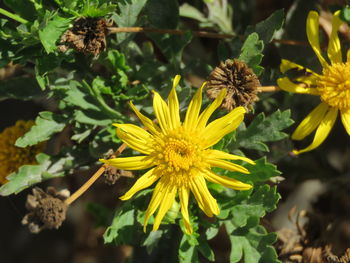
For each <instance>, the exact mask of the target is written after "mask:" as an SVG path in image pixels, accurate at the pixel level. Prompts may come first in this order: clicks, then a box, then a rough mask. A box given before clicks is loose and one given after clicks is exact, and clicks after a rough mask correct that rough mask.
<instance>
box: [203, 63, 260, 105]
mask: <svg viewBox="0 0 350 263" xmlns="http://www.w3.org/2000/svg"><path fill="white" fill-rule="evenodd" d="M259 86H261V85H260V82H259V79H258V77H257V76H256V75H255V74H254V72H253V70H252V69H250V68H249V67H248V66H247V64H246V63H245V62H243V61H240V60H238V59H233V60H232V59H227V60H226V61H225V62H221V63H220V65H219V66H217V67H216V68H215V69H214V70H213V71H212V72H211V73H210V75H209V78H208V82H207V86H206V87H207V95H208V97H209V98H211V99H215V98H217V96H218V95H219V93H220V91H221V90H223V89H224V88H226V89H227V94H226V97H225V99H224V101H223V103H222V105H221V107H223V108H225V109H227V110H229V111H230V110H232V109H234V108H236V107H238V106H243V107H245V108H246V109H249V108H251V104H252V103H253V102H255V101H257V100H258V99H259V98H258V96H257V93H258V91H257V87H259Z"/></svg>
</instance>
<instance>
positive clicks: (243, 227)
mask: <svg viewBox="0 0 350 263" xmlns="http://www.w3.org/2000/svg"><path fill="white" fill-rule="evenodd" d="M214 2H215V1H214ZM228 2H229V6H230V9H227V8H225V9H220V5H215V3H214V4H213V2H211V1H207V2H205V1H175V0H171V1H159V0H158V1H156V0H148V1H146V0H142V1H132V0H130V1H129V0H125V1H117V2H115V1H113V2H109V1H99V2H97V1H90V2H86V1H81V2H80V1H58V0H57V1H43V2H41V1H32V2H30V1H28V2H25V3H27V4H23V5H21V4H18V2H17V1H11V0H7V1H4V3H2V4H1V6H0V7H1V8H5V9H7V10H8V9H9V8H10V9H12V11H13V12H15V13H17V14H20V15H21V16H22V17H23V18H25V19H27V20H28V21H31V22H33V26H32V27H31V28H26V27H20V28H16V27H15V26H14V23H13V21H10V22H11V23H10V22H8V21H5V19H4V18H2V20H1V25H2V27H1V34H2V38H1V65H0V66H1V67H4V66H5V65H6V64H7V63H8V62H9V61H13V62H14V63H19V64H22V65H24V66H23V68H22V71H21V72H20V73H19V74H18V75H17V76H15V77H14V78H10V79H7V80H3V81H1V82H0V92H1V93H0V98H1V101H0V109H1V112H3V113H6V114H1V121H0V125H1V127H0V129H3V128H5V127H7V126H9V125H12V124H14V123H15V121H16V120H17V119H35V118H37V119H36V122H37V125H38V127H39V128H38V129H37V130H36V131H35V130H34V131H33V132H32V133H31V134H30V133H29V134H27V135H26V136H25V137H23V138H22V139H21V140H19V141H17V144H18V145H19V146H26V145H30V144H35V143H36V142H39V141H43V140H46V139H48V138H51V137H52V138H53V140H51V141H50V142H51V143H52V145H50V147H49V149H50V150H49V152H48V153H47V154H48V156H49V157H48V158H49V160H47V162H50V163H49V165H52V164H54V163H55V164H56V166H54V167H55V169H56V170H55V169H52V170H50V171H51V173H50V172H49V173H47V174H45V175H43V173H38V174H37V176H36V177H35V178H34V180H31V181H25V180H23V178H25V174H24V173H23V175H22V176H21V173H19V175H18V178H20V179H21V180H18V183H12V184H10V185H9V186H8V187H6V188H2V190H1V191H2V194H6V195H7V194H10V193H12V192H17V191H19V190H22V189H23V188H26V187H27V186H28V184H29V185H31V184H33V183H36V182H41V181H42V179H43V176H45V178H51V177H57V178H56V179H52V180H50V181H49V182H43V183H41V186H42V187H45V186H46V185H54V186H57V188H59V189H61V188H63V187H68V188H69V189H72V190H73V189H77V188H78V187H79V186H80V185H81V184H82V183H83V182H84V181H85V180H86V178H88V176H89V175H91V174H92V173H93V171H94V170H95V169H96V167H97V166H94V165H93V164H94V162H95V160H96V159H97V158H99V157H100V156H101V155H102V154H103V153H105V152H106V151H107V150H108V149H109V148H114V149H116V147H117V145H118V143H119V141H118V139H117V138H116V137H115V135H114V129H113V128H111V125H110V124H111V123H112V122H113V121H120V122H124V121H127V120H128V119H129V118H130V117H131V115H130V109H129V108H128V107H127V103H126V102H127V101H128V100H130V99H133V100H134V102H135V103H136V104H138V105H140V106H141V105H142V107H143V110H144V111H146V112H148V113H151V107H150V106H151V104H150V100H149V98H150V96H149V94H150V90H152V89H156V90H158V91H160V92H161V94H162V95H163V96H165V95H166V94H167V93H168V91H169V88H170V79H171V78H172V77H173V76H174V75H175V74H181V75H182V76H183V77H184V79H185V80H184V81H183V82H182V83H181V90H180V99H182V105H187V103H188V97H189V95H190V94H192V93H193V89H192V88H190V87H197V86H198V83H200V84H201V81H202V80H204V79H205V78H206V77H207V76H208V74H209V73H210V71H211V70H212V69H213V67H215V66H216V65H217V64H218V62H219V61H220V60H224V59H226V58H232V57H240V58H241V59H243V60H245V61H246V62H247V63H248V65H249V66H250V67H252V68H253V69H254V71H255V72H256V73H257V74H260V80H261V82H262V84H263V85H274V84H275V80H276V78H277V77H278V76H279V74H280V73H279V70H278V65H279V62H280V59H281V57H283V58H287V59H291V60H293V61H295V62H297V63H300V64H303V65H306V66H309V67H310V68H312V69H315V70H317V65H318V63H317V61H316V58H315V56H313V54H312V51H311V48H309V47H306V46H295V45H293V46H288V45H278V44H276V43H272V44H270V43H269V42H270V41H271V39H272V38H273V37H274V38H276V39H279V38H281V39H291V40H298V41H306V35H305V19H306V16H307V13H308V12H309V10H312V9H317V8H320V5H322V8H324V9H326V10H327V8H329V7H332V6H329V4H332V5H334V4H342V3H341V1H340V2H336V1H333V2H332V1H330V3H329V1H316V0H312V1H297V0H294V1H293V0H290V1H272V0H271V1H258V0H256V1H253V0H251V1H228ZM74 4H75V6H74ZM189 4H190V5H191V6H192V7H196V8H197V10H200V11H204V10H210V12H204V13H200V12H196V11H194V10H193V9H191V7H190V6H189ZM87 6H88V7H90V8H86V7H87ZM282 8H284V11H282V10H281V9H282ZM55 10H58V11H55ZM70 10H74V12H72V11H70ZM111 10H115V11H111ZM177 10H179V12H177ZM35 14H37V15H35ZM272 14H273V15H272ZM79 15H93V16H101V15H106V16H108V17H110V18H111V19H112V20H113V21H114V22H115V23H117V24H118V25H119V26H150V27H155V28H182V29H187V30H188V29H192V30H196V29H211V30H215V31H217V32H221V33H233V34H235V35H237V37H235V38H233V39H231V40H227V41H222V40H216V39H204V38H197V37H194V36H193V35H192V34H191V33H190V32H187V33H185V34H184V35H183V36H181V37H179V36H169V35H161V34H150V33H148V34H129V33H120V34H117V35H111V36H109V37H108V40H107V41H108V49H107V51H105V52H103V53H102V54H101V55H100V56H98V57H95V58H94V57H93V56H92V55H83V54H78V53H76V52H74V51H72V50H70V51H68V52H67V53H59V52H57V51H56V41H57V40H58V39H59V37H60V35H61V33H62V32H64V31H65V30H66V29H67V28H68V25H69V24H70V23H71V22H72V21H73V20H74V18H75V17H77V16H79ZM270 15H272V16H271V17H270ZM268 17H270V18H271V19H270V20H267V22H265V24H264V23H262V24H258V25H256V24H257V23H258V22H260V21H263V20H265V19H266V18H268ZM284 18H286V20H285V21H284ZM228 21H233V23H230V22H228ZM283 22H284V26H283V29H282V30H279V29H280V27H281V26H282V23H283ZM254 31H256V32H257V33H253V32H254ZM8 36H11V37H8ZM238 36H239V37H238ZM245 41H246V42H245ZM301 54H302V55H301ZM198 79H199V81H198ZM135 80H137V81H139V82H133V81H135ZM84 81H85V83H86V84H84ZM133 83H134V84H133ZM135 83H136V84H135ZM99 98H102V99H99ZM260 98H261V101H260V102H258V103H257V104H256V107H255V114H253V113H251V114H249V115H248V116H247V117H246V124H247V127H244V126H242V127H240V129H239V130H238V131H237V133H236V134H235V139H232V138H231V137H230V138H226V140H224V142H223V143H222V144H221V145H219V146H217V147H220V148H224V149H229V150H230V151H233V150H236V151H238V148H239V150H242V151H243V152H244V153H246V154H247V156H249V157H252V158H254V159H259V160H260V161H259V166H258V167H259V169H257V172H256V174H254V173H253V174H252V175H253V176H252V177H251V178H248V179H247V178H246V180H248V181H250V180H251V181H253V182H254V183H255V184H256V189H255V191H256V192H254V193H253V194H252V195H251V196H243V195H247V194H246V193H244V194H237V193H234V192H230V193H223V190H222V189H220V188H215V187H213V188H212V191H215V193H216V197H217V198H218V199H219V200H220V195H222V200H220V203H221V206H222V213H221V214H220V216H219V219H220V220H219V221H217V222H216V223H214V224H212V225H210V224H209V227H212V229H211V228H209V230H208V231H207V232H206V233H203V231H201V234H202V235H201V236H195V237H194V238H187V237H186V236H182V234H181V231H179V229H174V227H165V228H163V229H162V230H161V231H160V233H159V232H158V233H157V234H156V235H153V234H149V236H148V237H147V238H146V239H145V238H144V237H140V233H138V232H137V233H133V234H132V235H131V234H130V232H129V229H128V228H124V227H126V226H125V225H120V224H119V223H118V222H126V223H130V222H131V221H130V220H132V217H130V218H128V216H130V214H128V212H129V211H130V210H129V206H128V204H126V205H124V206H123V209H125V210H123V212H122V213H121V214H118V213H119V212H118V211H119V210H118V211H117V215H120V216H124V218H126V220H125V221H123V220H120V217H116V218H115V221H113V218H114V210H115V208H116V207H118V206H119V205H120V204H119V201H118V199H117V197H118V196H120V195H121V194H122V193H123V191H124V190H123V189H126V188H127V187H128V186H129V185H130V183H131V182H130V181H129V180H127V179H125V178H122V179H121V180H120V181H118V183H117V185H115V186H112V187H110V186H107V185H105V184H103V182H102V180H100V181H99V182H98V183H96V184H95V185H94V186H93V187H92V188H91V189H90V190H89V191H88V192H87V193H86V194H85V195H84V196H83V197H81V198H80V199H79V200H78V201H77V202H76V203H75V204H74V205H73V206H72V207H71V208H70V210H69V217H68V220H67V221H66V222H65V223H64V225H63V226H62V227H61V228H60V229H59V230H58V231H45V232H43V233H41V234H40V235H37V236H33V235H30V234H29V233H28V231H27V229H25V228H24V227H22V226H21V224H20V221H21V218H22V217H23V215H24V213H25V211H24V205H23V204H24V200H25V196H26V194H28V193H29V190H24V191H22V192H21V193H19V194H18V195H11V196H9V197H5V198H1V199H0V205H1V207H2V208H3V211H2V214H3V215H6V216H3V217H2V218H1V221H2V225H3V226H4V227H3V231H2V232H3V234H2V237H1V239H0V247H1V250H0V251H1V252H2V260H4V261H2V262H23V261H25V262H46V261H48V260H50V261H51V262H123V258H125V257H126V255H128V254H129V253H131V252H130V251H131V248H130V247H129V246H127V245H124V244H129V245H130V244H132V245H134V252H133V255H134V256H133V260H134V261H133V262H141V261H142V262H145V258H147V260H146V261H147V262H161V261H166V260H169V255H171V259H172V260H173V262H177V259H180V260H181V262H195V261H196V260H197V259H198V258H199V260H201V261H203V262H206V261H207V260H210V259H213V251H214V252H215V255H216V261H217V262H228V260H229V259H230V260H231V262H238V261H239V259H240V258H241V254H240V253H241V252H242V251H244V253H245V258H244V261H245V262H248V263H249V262H277V259H276V255H275V254H274V252H273V250H272V247H271V246H272V243H273V242H274V240H275V239H276V237H275V236H274V234H268V233H266V230H265V229H263V228H262V226H261V225H260V223H259V218H260V217H263V216H264V215H265V214H266V213H267V212H270V211H272V210H273V209H274V208H275V205H276V202H277V200H278V199H279V197H278V194H277V193H276V192H275V189H274V187H270V186H268V185H266V184H263V183H262V182H263V181H266V180H268V179H269V178H270V177H274V176H277V175H279V173H278V172H277V171H276V169H275V168H274V167H273V166H272V165H271V164H269V163H266V162H265V160H264V159H261V158H262V156H266V157H267V160H268V161H269V162H270V163H274V164H277V165H278V170H280V171H281V172H282V176H284V177H286V178H287V180H285V181H284V182H282V183H281V184H280V185H279V189H280V190H279V191H280V193H281V194H282V197H283V198H284V199H286V198H287V197H288V195H289V194H290V193H291V192H293V189H294V188H295V187H296V186H298V185H299V184H300V183H302V182H303V181H304V180H306V179H310V178H321V179H322V180H325V181H327V180H329V179H331V178H335V177H337V176H340V175H342V174H344V172H346V171H348V170H349V167H348V166H347V165H346V161H345V160H346V158H344V161H342V160H341V159H339V158H336V157H337V156H349V152H350V151H349V146H348V145H349V143H348V142H349V138H348V136H347V135H346V133H345V131H344V129H343V128H342V127H341V125H339V123H338V124H337V125H336V126H335V128H334V130H333V132H332V133H331V136H330V137H329V138H328V139H327V141H326V142H325V143H324V144H323V145H322V146H321V147H320V149H319V150H317V151H315V152H313V153H312V154H306V155H304V156H302V157H300V158H293V157H291V156H289V155H288V151H289V150H290V149H291V148H292V142H290V141H289V140H288V139H287V138H286V137H287V136H286V133H290V132H291V131H292V130H293V128H289V129H288V127H289V126H290V125H291V124H292V121H291V120H290V118H289V117H290V112H289V111H288V110H289V109H290V108H291V109H292V119H295V120H299V121H300V120H301V119H302V118H303V116H305V115H306V114H307V113H308V112H309V110H310V109H311V106H310V104H312V103H313V102H312V101H310V98H309V97H307V98H306V97H304V96H297V95H295V96H291V95H289V94H286V93H282V92H280V93H274V94H261V96H260ZM104 102H106V104H104ZM315 103H317V102H316V101H315ZM305 105H307V106H308V107H306V106H305ZM278 110H279V111H278ZM260 112H264V115H263V114H260V115H259V113H260ZM38 115H39V117H38ZM286 129H287V130H286ZM261 130H265V131H267V130H269V131H271V133H268V132H266V133H265V134H264V135H260V131H261ZM282 130H283V132H282ZM270 135H271V136H270ZM282 139H283V140H282ZM344 142H347V143H344ZM111 145H112V146H111ZM269 148H270V150H269V151H268V149H269ZM129 153H130V151H129ZM51 156H52V157H51ZM47 162H46V163H47ZM42 164H44V162H43V163H42ZM39 165H40V164H39ZM51 167H52V166H51ZM250 168H251V167H250ZM251 169H253V168H251ZM71 171H74V175H70V176H66V177H64V178H61V176H62V175H63V172H64V173H65V174H69V173H71ZM254 175H257V176H254ZM231 176H238V175H234V174H231ZM240 179H242V178H240ZM243 179H244V178H243ZM13 182H16V180H15V179H14V180H13ZM270 184H271V185H272V183H271V182H270ZM144 194H145V195H147V192H145V193H144ZM227 194H228V195H230V197H231V199H230V200H228V199H227V198H226V197H227ZM249 195H250V193H249ZM264 196H267V198H266V199H265V200H264V198H263V197H264ZM241 200H244V202H243V203H242V204H241V205H234V206H232V204H237V203H239V202H241ZM262 200H264V201H262ZM135 202H139V201H137V200H135ZM144 205H145V204H144V203H142V202H141V203H140V202H139V203H138V204H137V203H136V204H135V203H133V204H132V207H134V206H137V207H140V208H142V207H143V208H144ZM225 208H227V209H225ZM141 210H142V209H140V211H141ZM130 213H134V212H130ZM230 213H232V214H234V215H235V216H236V217H235V220H233V221H230V220H228V221H227V220H225V219H226V217H227V215H228V214H230ZM140 216H142V215H140ZM270 219H271V215H270V216H269V217H266V218H265V220H266V222H265V223H264V226H265V227H267V228H268V230H269V231H270V230H277V229H272V228H270V226H271V224H270V223H269V222H270ZM169 220H170V221H169V222H171V219H169ZM198 220H200V219H198ZM111 222H112V227H110V228H109V230H107V232H106V234H105V235H104V239H103V237H102V234H103V233H104V231H105V229H106V227H107V226H109V225H110V224H111ZM218 222H220V224H224V225H225V226H226V229H228V231H229V232H235V231H236V232H235V233H236V235H233V236H231V240H229V239H228V238H227V237H225V234H224V233H220V234H219V235H218V236H216V237H215V238H213V239H212V237H214V236H215V235H216V230H215V227H217V225H215V224H218ZM200 223H201V224H205V222H203V221H200ZM140 229H141V228H140ZM211 231H212V232H211ZM220 231H221V232H222V229H221V230H220ZM237 233H238V234H237ZM157 235H159V236H157ZM169 235H171V236H172V237H173V238H175V240H176V241H177V242H178V243H179V242H180V247H179V250H177V249H176V250H175V249H174V247H175V246H174V245H170V244H173V243H172V242H173V240H171V239H169V238H167V236H169ZM160 238H162V239H160ZM206 239H210V241H209V245H210V246H211V247H212V249H213V251H211V250H210V249H209V246H207V243H206V241H205V240H206ZM159 240H161V242H159V243H158V242H157V241H159ZM252 241H255V242H256V243H254V242H252ZM103 242H107V243H111V244H109V245H103ZM142 242H143V243H142ZM116 244H118V245H119V246H116ZM140 244H143V246H140ZM162 245H163V246H162ZM190 245H192V246H190ZM233 245H235V246H233ZM231 246H232V247H231ZM154 248H155V249H154ZM153 249H154V250H153ZM152 250H153V252H152V253H151V254H150V255H149V254H148V252H151V251H152ZM205 258H207V259H205ZM167 262H168V261H167Z"/></svg>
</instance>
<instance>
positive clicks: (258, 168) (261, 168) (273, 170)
mask: <svg viewBox="0 0 350 263" xmlns="http://www.w3.org/2000/svg"><path fill="white" fill-rule="evenodd" d="M244 166H246V168H247V169H248V170H249V172H250V173H249V174H241V173H237V172H229V171H226V172H225V174H226V175H229V176H231V177H233V178H235V179H237V180H240V181H243V182H253V183H258V182H265V181H267V180H268V179H270V178H271V177H274V176H278V175H280V173H281V172H280V171H278V170H277V167H276V165H274V164H271V163H269V162H267V160H266V157H262V158H261V159H259V160H256V161H255V165H250V164H245V165H244Z"/></svg>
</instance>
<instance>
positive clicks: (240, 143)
mask: <svg viewBox="0 0 350 263" xmlns="http://www.w3.org/2000/svg"><path fill="white" fill-rule="evenodd" d="M292 124H293V120H291V119H290V111H289V110H286V111H283V112H281V111H280V110H277V111H276V112H274V113H273V114H271V115H270V116H268V117H265V114H264V113H259V114H258V115H257V116H256V117H255V118H254V120H253V121H252V123H251V124H250V125H249V126H248V127H246V126H245V125H244V124H243V125H242V126H240V128H239V129H238V130H237V135H236V140H237V142H236V144H235V147H236V148H246V149H254V150H259V151H264V152H266V151H269V148H268V146H267V145H266V144H265V142H273V141H278V140H282V139H284V138H286V137H287V136H288V135H287V134H286V133H284V132H282V130H284V129H286V128H287V127H289V126H290V125H292Z"/></svg>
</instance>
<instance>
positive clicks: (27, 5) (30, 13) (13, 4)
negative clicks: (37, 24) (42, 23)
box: [4, 0, 37, 21]
mask: <svg viewBox="0 0 350 263" xmlns="http://www.w3.org/2000/svg"><path fill="white" fill-rule="evenodd" d="M4 4H5V5H7V6H8V7H10V8H11V9H12V10H13V11H15V13H16V14H17V15H20V16H21V17H23V18H25V19H27V20H30V21H32V20H34V19H36V18H37V17H36V11H35V8H34V5H33V3H32V1H17V0H4Z"/></svg>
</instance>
